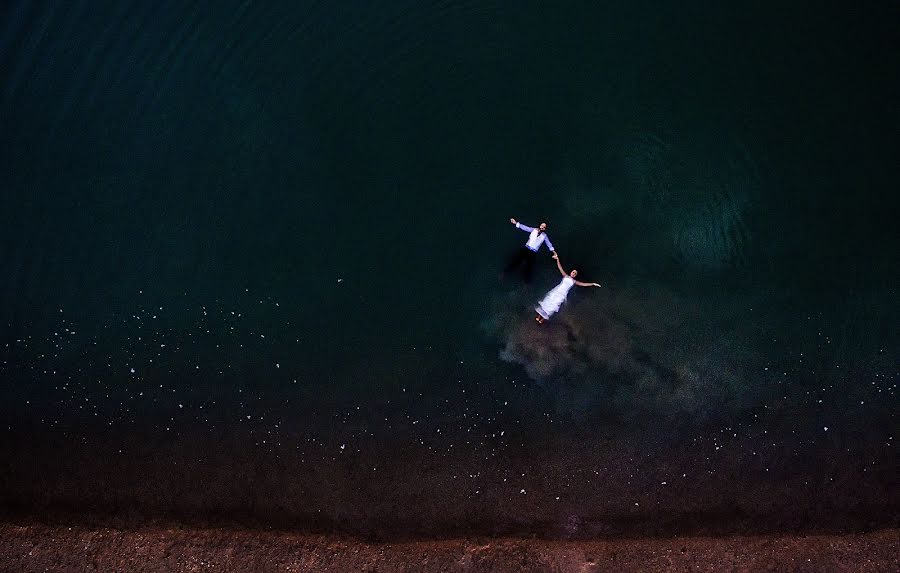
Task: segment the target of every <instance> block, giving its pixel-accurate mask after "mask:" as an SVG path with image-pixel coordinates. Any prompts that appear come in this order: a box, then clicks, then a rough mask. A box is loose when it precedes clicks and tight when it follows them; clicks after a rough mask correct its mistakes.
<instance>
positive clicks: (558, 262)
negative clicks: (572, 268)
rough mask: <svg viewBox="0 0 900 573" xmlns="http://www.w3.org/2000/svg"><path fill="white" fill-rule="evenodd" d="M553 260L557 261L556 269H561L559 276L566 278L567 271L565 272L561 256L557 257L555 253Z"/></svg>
mask: <svg viewBox="0 0 900 573" xmlns="http://www.w3.org/2000/svg"><path fill="white" fill-rule="evenodd" d="M553 258H554V259H556V268H558V269H559V274H561V275H562V276H566V271H564V270H563V268H562V263H561V262H560V261H559V255H557V254H556V252H555V251H554V253H553Z"/></svg>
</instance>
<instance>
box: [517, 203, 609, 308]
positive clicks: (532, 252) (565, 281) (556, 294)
mask: <svg viewBox="0 0 900 573" xmlns="http://www.w3.org/2000/svg"><path fill="white" fill-rule="evenodd" d="M509 222H510V223H512V224H513V225H515V226H516V228H517V229H520V230H522V231H525V232H526V233H528V241H526V243H525V244H524V245H522V248H521V249H519V250H518V251H516V254H515V255H514V256H513V257H512V259H510V261H509V264H507V265H506V268H505V269H504V270H503V273H504V274H506V273H508V272H510V271H512V270H514V269H515V268H516V267H518V266H520V265H522V264H523V263H524V265H525V269H524V275H525V281H526V282H528V281H530V280H531V274H532V272H533V271H534V260H535V259H536V258H537V252H538V250H540V248H541V245H543V244H546V245H547V248H548V249H549V250H550V253H551V254H552V255H553V258H554V259H556V268H558V269H559V274H561V275H562V276H563V278H562V280H561V281H559V284H558V285H556V286H555V287H553V290H551V291H550V292H548V293H547V295H546V296H544V298H543V299H541V301H540V302H539V303H538V304H537V306H535V307H534V310H535V311H536V312H537V316H535V317H534V320H536V321H537V322H538V324H544V321H545V320H549V319H550V317H551V316H553V315H554V314H555V313H556V312H557V311H558V310H559V307H560V306H562V303H564V302H566V297H567V296H568V295H569V291H570V290H571V289H572V287H573V286H575V285H578V286H582V287H599V286H600V285H599V284H597V283H583V282H581V281H577V280H575V277H577V276H578V271H577V270H575V269H572V270H571V272H569V273H566V271H565V269H563V266H562V262H561V261H560V260H559V255H558V254H556V250H555V249H554V248H553V243H551V242H550V237H548V236H547V223H541V224H540V225H539V226H538V227H537V228H534V227H529V226H528V225H523V224H522V223H520V222H518V221H516V220H515V219H510V220H509Z"/></svg>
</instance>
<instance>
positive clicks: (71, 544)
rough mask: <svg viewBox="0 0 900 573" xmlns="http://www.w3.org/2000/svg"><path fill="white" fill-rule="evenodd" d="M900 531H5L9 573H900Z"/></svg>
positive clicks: (3, 550)
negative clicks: (414, 535)
mask: <svg viewBox="0 0 900 573" xmlns="http://www.w3.org/2000/svg"><path fill="white" fill-rule="evenodd" d="M898 540H900V530H898V529H895V528H889V529H881V530H877V531H873V532H869V533H860V534H846V535H755V536H729V537H672V538H649V539H618V540H595V541H550V540H543V539H516V538H474V537H473V538H458V539H444V540H418V541H409V542H392V543H369V542H365V541H361V540H356V539H352V538H345V537H337V536H327V535H310V534H304V533H299V532H290V531H273V530H254V529H246V528H239V527H189V528H185V527H182V526H179V525H178V524H155V525H147V526H139V527H128V528H115V527H106V526H97V525H92V526H80V525H66V524H59V523H54V524H52V525H48V524H43V523H36V522H34V523H24V522H17V523H5V524H2V525H0V570H2V571H4V572H5V571H9V572H12V571H16V572H23V573H24V572H30V571H129V572H161V571H178V572H181V571H184V572H188V571H190V572H194V571H254V572H260V573H262V572H268V571H273V572H274V571H291V572H304V571H316V572H328V571H335V572H347V571H372V572H374V571H379V572H392V571H421V572H426V573H427V572H437V571H484V572H488V571H501V572H502V571H517V572H529V571H552V572H569V571H578V572H594V571H617V572H627V571H642V572H653V571H710V572H713V571H715V572H718V571H810V572H812V571H815V572H828V571H853V572H860V573H861V572H870V571H871V572H886V571H897V570H898V565H900V541H898Z"/></svg>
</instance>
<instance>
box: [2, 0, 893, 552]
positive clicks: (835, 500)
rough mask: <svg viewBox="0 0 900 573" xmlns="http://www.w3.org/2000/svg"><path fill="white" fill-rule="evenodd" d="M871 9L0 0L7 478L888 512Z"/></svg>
mask: <svg viewBox="0 0 900 573" xmlns="http://www.w3.org/2000/svg"><path fill="white" fill-rule="evenodd" d="M897 19H898V14H897V12H896V10H893V9H891V8H889V7H886V6H878V5H872V6H866V7H859V8H857V9H856V10H855V11H853V12H845V11H841V10H839V9H838V8H837V7H822V6H816V7H801V6H795V7H789V8H785V7H784V6H774V5H773V6H760V5H754V6H744V7H735V6H730V7H713V8H711V7H709V6H701V5H700V4H693V3H688V4H685V3H683V2H678V3H675V2H673V3H670V4H669V5H665V6H659V5H652V6H651V5H649V4H646V5H645V4H636V5H630V6H627V7H621V6H602V5H583V4H578V3H571V4H566V5H564V6H562V5H561V6H559V7H556V8H548V7H546V6H544V5H542V4H540V3H530V4H521V3H520V4H516V5H514V6H513V5H504V4H500V3H484V2H481V3H464V2H431V3H403V2H401V3H393V4H391V6H374V5H367V4H365V3H359V4H347V5H343V6H333V5H330V4H328V3H309V4H305V5H303V6H293V7H289V6H277V5H266V4H261V5H257V4H254V3H249V2H244V3H225V4H222V5H217V6H216V7H215V8H210V7H207V6H204V5H203V4H193V5H189V4H185V3H156V4H153V5H149V4H147V5H145V4H140V3H131V4H130V3H105V4H104V3H99V4H98V3H96V2H91V3H88V2H81V3H78V2H75V3H70V4H67V5H66V6H46V5H40V4H33V3H26V2H14V3H10V4H8V5H6V6H5V7H4V8H3V9H2V18H0V23H2V24H0V78H2V82H0V126H2V129H3V133H4V140H5V145H4V146H3V148H2V150H0V169H2V173H3V175H4V186H3V188H4V190H3V193H2V194H0V223H2V225H0V265H2V271H3V276H4V277H5V280H4V281H3V282H2V284H0V301H2V303H0V324H2V325H3V329H2V340H0V342H2V344H3V348H2V364H0V376H2V380H3V382H2V386H0V392H2V400H0V403H2V406H0V409H2V412H3V416H4V419H5V420H7V423H6V429H5V432H4V437H3V439H2V442H0V443H2V451H3V456H4V458H5V459H6V460H7V463H8V465H9V466H10V467H11V471H10V472H9V473H8V475H7V476H6V478H5V481H4V482H3V486H2V489H0V492H2V499H3V500H4V504H5V506H6V507H8V508H16V509H19V510H22V511H29V512H38V511H41V510H43V509H47V510H48V511H49V510H50V509H52V508H58V507H70V508H75V510H76V511H80V510H83V509H85V508H90V509H91V510H98V508H99V510H102V511H110V512H122V511H125V510H126V509H129V508H131V509H134V510H135V511H137V512H138V513H139V514H141V515H150V516H153V515H159V514H172V515H175V516H178V517H179V518H189V517H196V516H207V515H209V514H211V513H214V514H217V515H219V514H224V515H226V516H231V517H234V518H243V517H246V516H248V515H249V516H256V517H260V516H261V517H263V518H265V519H267V520H286V521H288V522H290V523H300V524H305V525H310V524H313V525H317V526H319V527H324V526H326V525H327V526H328V527H334V528H337V529H340V530H358V529H361V530H364V531H367V532H371V531H389V532H400V533H403V534H410V533H411V532H413V533H422V532H425V531H433V532H443V531H448V530H462V531H474V530H478V531H489V532H496V531H507V530H516V531H519V530H524V531H538V532H543V533H549V534H560V535H581V534H596V533H604V532H606V533H610V532H614V531H625V532H627V531H632V532H634V531H639V530H640V531H646V530H647V529H646V528H647V527H651V526H649V525H647V524H649V523H653V522H654V521H656V522H658V521H659V517H660V516H683V515H687V514H689V515H699V516H700V517H698V518H696V524H694V521H690V520H688V521H689V522H690V523H691V524H694V525H690V526H688V525H684V523H685V521H684V520H675V521H674V522H667V523H670V525H671V526H672V527H673V528H675V529H677V528H678V527H682V528H688V529H690V528H691V527H695V528H703V527H706V528H709V529H710V530H724V529H728V528H729V527H730V528H732V529H734V528H740V527H744V526H746V527H751V528H753V529H767V528H768V529H778V528H782V527H790V526H801V524H802V525H803V526H806V527H808V526H810V524H812V525H816V524H818V526H821V527H852V526H854V525H853V524H857V523H860V522H867V523H868V522H872V521H873V520H874V522H878V523H883V522H885V521H890V520H891V519H895V518H894V517H891V516H896V507H897V500H896V488H895V487H892V486H891V484H892V481H893V479H894V477H893V474H894V471H893V470H894V467H893V466H894V464H893V463H892V460H893V459H894V456H893V449H894V441H895V435H894V434H895V432H894V430H895V427H896V422H895V410H896V381H897V375H898V371H897V342H898V340H897V329H896V324H897V318H898V316H897V304H896V299H897V296H896V279H897V276H898V273H897V256H896V252H897V240H896V231H895V225H894V223H895V222H894V218H895V213H896V210H895V207H896V199H895V198H894V189H895V187H896V181H897V180H898V167H897V162H896V160H895V157H894V155H895V151H896V143H897V141H896V134H897V126H898V108H897V106H896V101H897V96H898V95H900V94H898V86H897V80H896V74H895V73H894V70H895V69H896V64H897V51H896V48H895V46H894V44H893V43H892V42H891V41H890V39H891V38H892V32H893V31H894V30H895V29H896V28H897V26H896V24H897ZM511 216H514V217H516V218H518V219H521V220H523V221H524V222H526V223H530V224H537V223H538V222H540V221H547V222H548V223H549V224H550V230H549V233H550V236H551V237H552V238H553V242H554V244H555V245H556V247H557V249H558V250H559V253H560V254H561V257H562V260H563V262H564V264H565V265H566V267H567V268H570V267H572V266H576V267H577V268H578V269H579V271H580V272H581V273H582V275H581V276H582V277H583V278H584V280H588V281H594V280H596V281H597V282H600V283H603V285H604V287H603V288H602V289H576V290H574V291H573V292H572V294H571V296H570V300H569V302H567V303H566V305H565V306H564V307H563V310H562V311H561V312H560V314H559V315H557V316H556V317H554V320H553V321H551V323H549V324H548V325H546V327H545V328H542V329H538V328H537V327H536V325H535V324H534V323H533V321H532V315H531V314H530V307H531V305H533V303H534V302H535V301H536V300H538V299H539V298H540V297H541V296H542V295H543V293H544V292H546V291H547V290H549V289H550V288H552V286H553V285H554V284H555V283H556V281H557V280H558V275H557V273H556V270H555V268H554V264H553V261H552V260H551V259H550V258H549V256H548V255H547V254H546V252H542V253H540V255H539V257H538V273H537V276H536V278H535V281H534V283H533V284H531V285H522V284H521V283H520V282H518V281H517V280H515V279H507V280H506V281H504V282H500V281H498V278H497V274H498V271H499V269H501V268H502V266H503V264H504V260H505V258H506V257H507V256H509V255H510V254H511V253H512V252H513V250H514V249H515V248H517V246H518V245H519V243H520V242H522V241H523V240H524V235H523V234H521V233H520V232H518V231H516V230H515V229H513V228H512V227H511V226H510V225H509V223H508V222H507V221H508V219H509V217H511ZM132 370H134V372H132ZM826 427H827V428H828V429H827V430H826V429H825V428H826ZM763 501H764V502H765V503H763ZM721 515H725V516H727V517H725V518H720V517H718V516H721ZM704 516H705V517H704ZM748 516H749V517H748ZM792 516H793V517H792ZM860 516H861V517H860ZM692 519H693V518H692ZM791 520H796V521H797V523H793V522H792V521H791ZM866 520H868V521H866ZM748 522H749V523H750V525H746V524H747V523H748ZM573 523H575V524H579V525H578V526H577V527H575V528H574V530H573V528H572V527H573V526H571V524H573ZM673 523H674V525H673ZM838 524H842V525H838ZM848 524H849V525H848ZM660 527H662V528H664V527H663V526H660ZM641 528H644V529H641Z"/></svg>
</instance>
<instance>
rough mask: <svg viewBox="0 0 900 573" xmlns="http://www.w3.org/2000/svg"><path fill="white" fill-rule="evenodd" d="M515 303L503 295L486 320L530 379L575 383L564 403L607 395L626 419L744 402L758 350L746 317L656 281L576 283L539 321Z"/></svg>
mask: <svg viewBox="0 0 900 573" xmlns="http://www.w3.org/2000/svg"><path fill="white" fill-rule="evenodd" d="M523 304H524V301H521V300H515V301H508V302H507V303H506V304H505V305H504V308H502V309H498V310H497V312H496V314H495V315H494V316H493V317H492V319H491V320H490V321H488V322H486V323H485V328H486V330H487V331H488V332H489V333H490V334H491V335H492V336H495V337H497V338H498V339H499V340H500V341H501V350H500V357H501V358H502V359H503V360H505V361H508V362H512V363H516V364H520V365H522V367H523V368H524V369H525V371H526V372H527V373H528V375H529V376H530V377H531V378H532V379H533V380H535V381H540V382H547V383H553V384H558V385H560V386H562V388H560V391H561V393H562V394H565V393H567V392H572V391H573V389H575V388H577V389H578V390H575V393H576V394H577V397H576V398H575V400H576V403H571V404H569V407H570V408H572V409H575V410H578V409H581V408H583V407H588V404H590V403H594V405H595V406H598V405H599V404H597V403H599V402H601V401H603V400H607V401H608V402H607V403H606V404H605V405H602V406H600V407H602V408H603V409H604V410H606V409H608V408H609V407H610V406H612V407H613V408H614V409H615V410H616V413H617V414H619V415H620V416H622V417H624V418H632V417H639V416H641V415H645V414H652V415H653V416H654V417H660V416H662V417H664V418H674V417H679V416H683V415H689V416H691V417H692V418H694V419H698V420H704V419H707V418H709V417H715V416H717V415H718V414H721V413H722V412H723V411H730V412H735V411H740V410H741V409H743V408H744V407H745V406H747V405H748V404H749V400H750V394H751V393H752V387H751V386H750V385H748V384H747V382H746V376H744V375H742V374H743V370H744V369H745V368H748V364H750V363H753V362H757V361H758V357H756V356H754V354H753V352H752V351H751V350H750V349H749V337H750V333H749V332H748V328H749V326H750V325H748V324H747V323H746V322H741V321H739V320H737V319H735V318H732V317H728V316H725V315H724V313H723V314H722V315H720V316H716V317H711V316H709V314H708V310H705V309H703V308H702V307H701V306H700V305H698V304H697V303H695V302H689V301H686V300H683V299H680V298H679V297H677V296H675V295H674V294H673V293H671V292H668V291H666V290H665V289H662V288H657V289H652V290H651V289H641V290H639V289H637V288H625V289H615V288H613V289H610V288H606V289H599V290H594V289H592V290H581V289H578V290H576V291H573V292H572V293H570V296H569V300H568V301H567V302H566V303H565V305H564V306H563V308H562V310H561V311H560V312H559V313H558V314H557V315H555V316H554V317H553V319H552V320H551V321H550V322H548V323H546V324H545V325H544V326H538V325H537V324H536V323H534V322H530V321H528V320H524V319H523V313H522V306H523Z"/></svg>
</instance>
